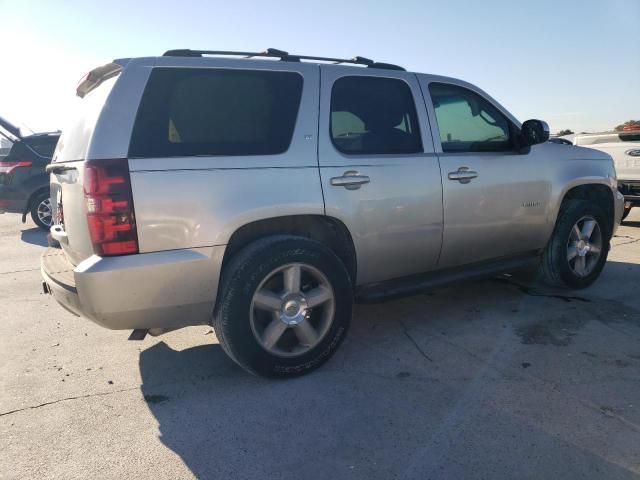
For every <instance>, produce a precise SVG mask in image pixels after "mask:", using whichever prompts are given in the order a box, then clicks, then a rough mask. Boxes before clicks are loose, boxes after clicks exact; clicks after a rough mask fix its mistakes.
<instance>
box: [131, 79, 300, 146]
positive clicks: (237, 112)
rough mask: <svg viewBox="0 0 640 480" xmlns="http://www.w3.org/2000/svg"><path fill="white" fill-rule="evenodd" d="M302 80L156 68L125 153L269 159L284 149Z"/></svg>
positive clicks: (290, 132)
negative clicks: (255, 156) (269, 156)
mask: <svg viewBox="0 0 640 480" xmlns="http://www.w3.org/2000/svg"><path fill="white" fill-rule="evenodd" d="M301 93H302V77H301V76H300V75H299V74H297V73H292V72H271V71H248V70H219V69H177V68H157V69H155V70H154V71H153V73H152V74H151V77H150V78H149V82H148V85H147V88H146V90H145V93H144V95H143V97H142V101H141V103H140V108H139V110H138V116H137V118H136V124H135V126H134V129H133V135H132V139H131V145H130V148H129V155H130V156H132V157H167V156H191V155H273V154H278V153H283V152H284V151H286V150H287V149H288V148H289V144H290V143H291V137H292V135H293V130H294V126H295V123H296V116H297V113H298V106H299V104H300V95H301Z"/></svg>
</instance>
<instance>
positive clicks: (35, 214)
mask: <svg viewBox="0 0 640 480" xmlns="http://www.w3.org/2000/svg"><path fill="white" fill-rule="evenodd" d="M0 136H2V137H3V138H4V141H5V142H6V143H7V144H9V145H10V146H9V149H8V151H7V154H6V156H5V157H4V158H1V159H0V213H5V212H9V213H21V214H22V222H23V223H24V222H25V221H26V218H27V215H28V214H31V218H32V219H33V221H34V223H35V224H36V225H37V226H38V227H40V228H42V229H43V230H49V228H50V227H51V224H52V216H51V201H50V200H49V174H48V173H46V172H45V167H46V165H47V164H48V163H49V162H50V161H51V157H52V156H53V151H54V150H55V148H56V144H57V143H58V138H59V137H60V132H46V133H36V134H29V135H23V134H22V132H21V130H20V129H19V128H18V127H16V126H15V125H13V124H11V123H10V122H8V121H7V120H5V119H3V118H2V117H0Z"/></svg>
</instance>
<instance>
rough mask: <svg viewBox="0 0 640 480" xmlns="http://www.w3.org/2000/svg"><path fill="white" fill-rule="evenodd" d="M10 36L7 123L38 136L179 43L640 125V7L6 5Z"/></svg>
mask: <svg viewBox="0 0 640 480" xmlns="http://www.w3.org/2000/svg"><path fill="white" fill-rule="evenodd" d="M0 35H1V38H2V48H1V49H0V116H3V117H5V118H7V119H9V120H11V121H13V122H14V123H21V124H24V125H27V126H28V127H29V128H31V129H32V130H34V131H44V130H57V129H60V128H63V127H64V125H65V124H66V123H67V122H68V121H69V118H70V117H71V116H72V115H73V110H74V107H75V106H76V104H77V103H78V102H80V101H81V100H79V99H78V98H77V97H76V96H75V87H76V85H77V83H78V81H79V80H80V79H81V78H82V76H83V75H84V74H85V73H87V72H88V71H89V70H91V69H92V68H94V67H96V66H99V65H102V64H104V63H108V62H109V61H111V60H112V59H114V58H125V57H136V56H154V55H161V54H162V53H163V52H164V51H166V50H168V49H173V48H193V49H217V50H240V51H242V50H246V51H260V50H264V49H266V48H268V47H273V48H278V49H281V50H286V51H288V52H291V53H298V54H307V55H318V56H330V57H342V58H350V57H353V56H356V55H360V56H364V57H368V58H373V59H375V60H377V61H382V62H389V63H396V64H399V65H402V66H404V67H405V68H406V69H407V70H410V71H417V72H424V73H433V74H439V75H447V76H452V77H457V78H461V79H463V80H466V81H468V82H471V83H473V84H475V85H477V86H479V87H480V88H482V89H484V90H485V91H487V92H488V93H489V94H490V95H491V96H493V97H494V98H495V99H497V100H498V101H499V102H500V103H502V104H503V105H504V106H505V107H506V108H507V109H508V110H509V111H511V112H512V113H513V114H514V115H515V116H516V117H517V118H518V119H519V120H521V121H523V120H526V119H528V118H540V119H542V120H546V121H547V122H549V124H550V126H551V130H552V132H557V131H558V130H560V129H566V128H568V129H571V130H574V131H576V132H581V131H602V130H609V129H612V128H613V127H615V126H616V125H618V124H620V123H623V122H624V121H626V120H630V119H640V0H562V1H559V0H536V1H532V2H527V1H518V0H446V1H445V0H416V1H414V0H393V1H390V0H374V1H370V2H367V1H359V0H357V1H356V0H353V1H349V0H322V1H313V2H311V1H305V0H293V1H290V0H286V1H277V0H272V1H270V2H265V1H246V0H233V1H229V0H226V1H200V0H194V1H190V0H181V1H179V2H176V1H172V2H163V1H161V0H135V1H134V0H130V1H121V0H109V1H100V2H98V1H91V0H84V1H75V0H56V1H36V0H0Z"/></svg>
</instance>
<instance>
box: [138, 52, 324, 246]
mask: <svg viewBox="0 0 640 480" xmlns="http://www.w3.org/2000/svg"><path fill="white" fill-rule="evenodd" d="M194 60H197V62H193V65H194V66H197V67H198V68H203V67H207V66H208V63H207V62H208V61H209V60H210V61H211V66H212V67H217V68H221V67H223V68H225V67H227V68H239V67H242V68H245V69H246V68H251V69H254V68H255V69H270V70H278V69H286V70H287V71H297V72H299V73H300V74H302V76H303V77H304V82H303V89H302V97H301V102H300V108H299V111H298V116H297V121H296V126H295V129H294V132H293V137H292V139H291V144H290V146H289V149H288V150H287V151H286V152H285V153H282V154H277V155H267V156H233V157H224V156H221V157H215V156H211V157H207V156H202V157H171V158H131V159H129V170H130V172H131V184H132V190H133V203H134V208H135V212H136V223H137V228H138V241H139V247H140V252H141V253H146V252H154V251H161V250H171V249H180V248H194V247H204V246H213V245H225V244H226V243H228V241H229V238H230V237H231V235H232V234H233V232H234V231H235V230H236V229H238V228H239V227H241V226H242V225H245V224H247V223H251V222H253V221H256V220H264V219H267V218H272V217H278V216H285V215H298V214H314V215H322V214H324V201H323V196H322V187H321V185H320V178H319V171H318V158H317V141H316V139H317V134H318V102H319V99H318V88H319V87H318V84H319V67H318V66H317V65H312V64H304V63H300V64H297V65H295V64H289V65H288V66H287V67H286V68H283V67H282V64H278V63H277V62H255V63H253V64H252V65H251V66H250V67H248V63H247V62H246V61H243V60H233V59H230V60H221V59H215V60H213V59H180V62H182V64H184V65H186V66H189V64H190V62H192V61H194ZM158 61H159V62H169V61H173V60H171V59H168V60H166V59H158ZM162 66H165V65H164V64H163V65H162Z"/></svg>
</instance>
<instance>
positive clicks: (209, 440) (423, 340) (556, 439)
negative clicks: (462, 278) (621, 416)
mask: <svg viewBox="0 0 640 480" xmlns="http://www.w3.org/2000/svg"><path fill="white" fill-rule="evenodd" d="M629 268H633V269H634V272H635V273H637V274H638V273H640V272H638V266H637V265H630V264H618V265H614V266H613V268H611V269H609V273H610V274H611V273H613V274H616V276H617V275H618V274H619V273H620V270H621V269H623V270H624V271H626V270H628V269H629ZM634 272H629V273H628V274H633V273H634ZM605 278H606V277H605ZM514 282H515V280H513V279H509V278H507V279H505V278H502V277H501V278H500V279H498V281H496V279H493V280H488V281H485V282H479V283H476V284H472V285H461V286H460V287H454V288H449V289H445V290H444V291H441V292H436V293H435V294H433V295H431V294H430V295H421V296H420V295H419V296H415V297H410V298H408V299H402V300H398V301H394V302H387V303H385V304H381V305H367V306H359V307H358V308H357V309H356V316H355V319H354V325H353V326H352V331H351V333H350V335H349V337H348V338H347V340H346V342H345V344H344V345H343V346H342V347H341V348H340V350H339V351H338V353H337V354H336V355H335V357H334V358H333V359H331V360H330V361H329V362H328V363H327V364H326V365H324V366H323V367H322V368H320V369H319V370H317V371H315V372H313V373H312V374H310V375H307V376H303V377H299V378H295V379H290V380H277V381H276V380H266V379H262V378H257V377H254V376H251V375H249V374H247V373H245V372H244V371H243V370H242V369H240V368H239V367H237V366H236V365H235V363H233V362H232V361H231V360H230V359H229V358H228V357H227V356H226V355H225V353H224V352H223V350H222V348H221V347H220V346H219V345H218V344H211V345H204V346H197V347H193V348H188V349H185V350H182V351H177V350H174V349H172V348H171V347H170V346H169V345H167V344H166V343H164V342H160V343H157V344H155V345H154V346H152V347H150V348H148V349H146V350H144V351H142V352H141V354H140V372H141V376H142V380H143V385H142V387H141V389H142V393H143V395H144V398H145V400H146V402H147V405H148V408H149V409H150V411H151V413H152V414H153V415H154V417H155V418H156V420H157V421H158V428H159V431H160V439H161V441H162V443H163V444H164V445H165V446H166V447H167V448H169V449H171V450H172V451H173V452H175V453H176V454H177V455H179V456H180V458H181V459H182V460H183V462H184V463H185V465H186V466H187V467H188V468H189V469H190V470H191V472H192V473H193V474H194V475H195V476H196V477H197V478H202V479H207V478H276V477H277V478H305V479H316V478H317V479H326V478H334V479H338V478H363V479H364V478H366V479H373V478H380V479H388V478H406V479H414V478H415V479H418V478H419V479H423V478H472V477H473V478H479V477H486V478H494V479H502V478H505V479H506V478H514V477H519V476H525V477H526V476H529V474H531V472H537V473H536V474H535V475H534V476H535V477H537V478H583V477H584V478H589V477H593V476H596V477H598V476H601V477H603V478H604V477H606V478H635V477H634V474H633V472H632V471H631V470H630V469H629V466H628V465H627V466H625V462H624V461H620V462H614V461H611V458H612V457H611V456H609V457H607V454H606V453H602V452H600V451H599V450H598V449H596V448H589V447H588V446H585V445H588V442H585V441H581V440H580V435H581V434H580V433H579V428H578V427H575V428H576V430H567V431H563V429H562V428H563V427H562V428H561V427H557V425H560V424H562V425H564V424H567V423H568V422H567V419H566V416H572V415H577V414H576V410H575V408H574V407H569V406H568V405H567V404H565V406H564V407H561V406H560V405H557V404H556V405H552V406H550V405H549V404H548V401H549V398H548V397H549V396H553V395H554V394H553V393H551V391H550V390H548V389H546V388H544V382H542V383H540V382H538V380H537V379H535V378H533V379H532V378H530V377H528V376H527V375H528V374H529V371H530V370H529V369H527V370H524V365H522V367H521V365H520V363H521V361H522V359H521V358H519V354H520V351H521V350H522V349H529V350H528V351H529V352H531V351H532V349H536V350H535V351H538V352H541V350H540V349H541V348H543V349H546V350H542V353H541V354H540V355H541V357H540V359H538V358H535V357H534V358H535V359H533V360H531V357H526V358H527V359H528V360H530V361H532V362H533V363H534V365H535V364H536V363H537V362H542V361H543V359H548V357H549V355H558V356H559V357H561V358H565V357H566V353H564V352H566V351H567V350H566V349H567V345H570V344H571V342H575V341H577V340H576V338H578V337H579V336H580V335H583V333H580V331H581V330H580V329H582V328H583V327H584V324H580V325H573V324H566V323H562V324H561V325H559V327H558V330H559V332H562V331H565V330H567V329H569V333H570V334H571V337H570V338H569V340H568V341H567V342H559V343H553V342H550V343H549V342H548V340H549V338H547V337H546V336H544V335H542V336H541V335H537V334H536V335H534V336H532V337H531V336H529V337H531V338H529V337H527V336H526V333H525V334H522V336H521V338H520V337H518V335H519V334H518V333H517V328H516V327H517V326H518V324H517V319H516V320H514V321H513V324H512V325H511V326H512V327H513V328H508V327H509V325H506V326H507V328H505V323H508V322H509V318H510V317H514V313H513V312H518V311H521V312H525V311H528V310H530V309H532V307H534V306H536V305H541V303H540V302H546V304H550V305H552V306H553V307H554V308H557V312H555V313H554V312H553V311H552V313H551V314H544V315H543V314H541V313H536V312H535V311H534V312H533V313H531V317H530V318H528V319H527V320H526V321H527V322H531V321H533V322H537V323H539V324H540V325H542V324H544V325H545V326H548V327H549V328H550V329H551V330H550V333H551V334H553V333H554V331H555V330H553V329H554V328H555V327H556V326H555V324H553V321H554V318H556V317H557V319H562V318H565V317H567V315H568V314H569V312H573V311H575V309H576V308H577V309H579V310H580V311H584V312H588V311H589V310H588V309H591V308H594V307H593V304H592V303H591V302H590V301H589V302H586V301H583V300H581V299H580V298H581V297H578V296H577V295H580V294H576V296H572V295H567V296H566V297H556V296H554V294H549V295H547V294H548V293H549V292H546V293H545V292H542V293H540V292H538V291H527V290H521V289H519V288H518V287H517V284H516V283H514ZM462 291H463V292H464V298H466V299H468V301H467V300H464V301H463V300H461V297H460V293H461V292H462ZM594 303H595V300H594ZM487 308H490V310H489V311H490V312H491V313H490V314H488V315H485V314H484V313H483V312H484V311H485V310H486V309H487ZM607 308H609V307H607ZM425 311H432V312H433V315H434V316H433V317H431V316H427V315H428V314H426V313H425ZM622 311H623V310H622V309H621V310H620V316H622V315H623V313H622ZM597 313H598V312H596V313H594V314H590V315H592V317H593V319H594V321H598V320H597V316H596V314H597ZM628 313H629V312H628V311H626V313H625V315H626V314H628ZM515 316H516V317H517V316H518V314H517V313H516V314H515ZM551 317H553V318H551ZM532 319H533V320H532ZM523 321H524V320H523ZM588 321H590V320H585V322H588ZM549 322H551V323H549ZM560 327H561V328H560ZM536 332H537V330H536ZM538 333H539V332H538ZM576 335H578V337H576ZM584 335H586V333H585V334H584ZM553 338H555V337H553ZM525 343H526V345H523V344H525ZM452 345H454V346H452ZM544 352H547V353H544ZM581 360H582V361H585V362H587V361H592V359H591V357H588V356H586V355H585V356H584V359H582V357H581ZM545 361H546V360H545ZM489 363H491V364H493V365H497V366H499V369H501V368H504V369H506V370H507V374H506V375H502V374H500V373H497V372H498V370H494V369H493V367H489V366H488V364H489ZM551 363H552V364H553V363H554V362H553V361H551ZM510 365H514V366H510ZM571 368H575V367H570V366H566V365H565V364H562V363H560V362H558V363H557V366H556V367H553V370H562V369H565V370H566V372H565V373H566V374H567V375H571V374H575V373H576V372H573V371H572V370H571ZM580 371H588V369H587V368H584V370H582V369H581V370H580ZM592 374H593V373H592V372H590V373H589V375H592ZM535 375H536V376H537V375H539V373H536V374H535ZM590 378H591V377H590ZM554 388H555V387H554ZM563 401H566V400H563ZM552 412H557V417H558V418H555V417H554V415H555V413H552ZM580 415H581V414H580ZM580 415H577V418H576V421H578V422H580V421H584V422H587V423H588V422H589V421H590V420H592V419H591V417H589V419H585V418H581V417H580ZM594 415H595V414H594ZM597 415H598V416H600V415H601V414H600V413H598V414H597ZM597 421H600V420H597ZM603 421H606V420H603ZM579 424H581V423H579ZM572 428H573V427H572ZM594 428H595V427H594ZM612 428H613V427H612ZM574 435H575V439H574ZM614 443H615V442H614ZM621 455H622V454H621ZM626 455H627V457H626V458H628V457H629V452H626ZM542 458H544V462H542V461H541V459H542ZM616 463H617V464H616ZM596 472H597V473H596Z"/></svg>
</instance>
